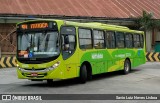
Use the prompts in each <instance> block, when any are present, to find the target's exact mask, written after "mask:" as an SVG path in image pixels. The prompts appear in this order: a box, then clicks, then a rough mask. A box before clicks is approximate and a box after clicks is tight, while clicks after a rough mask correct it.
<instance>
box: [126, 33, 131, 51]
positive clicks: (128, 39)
mask: <svg viewBox="0 0 160 103" xmlns="http://www.w3.org/2000/svg"><path fill="white" fill-rule="evenodd" d="M125 45H126V48H132V47H133V40H132V34H130V33H126V35H125Z"/></svg>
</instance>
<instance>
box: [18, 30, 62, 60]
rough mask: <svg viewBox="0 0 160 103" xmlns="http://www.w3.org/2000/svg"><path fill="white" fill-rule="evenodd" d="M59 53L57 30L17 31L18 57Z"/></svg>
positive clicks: (43, 56)
mask: <svg viewBox="0 0 160 103" xmlns="http://www.w3.org/2000/svg"><path fill="white" fill-rule="evenodd" d="M59 53H60V50H59V41H58V32H55V31H48V32H26V33H25V32H24V33H18V54H17V55H18V58H48V57H53V56H57V55H59Z"/></svg>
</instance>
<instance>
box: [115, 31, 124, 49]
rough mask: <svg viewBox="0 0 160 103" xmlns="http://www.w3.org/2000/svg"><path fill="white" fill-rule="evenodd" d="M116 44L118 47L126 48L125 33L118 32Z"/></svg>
mask: <svg viewBox="0 0 160 103" xmlns="http://www.w3.org/2000/svg"><path fill="white" fill-rule="evenodd" d="M116 46H117V47H118V48H124V33H122V32H116Z"/></svg>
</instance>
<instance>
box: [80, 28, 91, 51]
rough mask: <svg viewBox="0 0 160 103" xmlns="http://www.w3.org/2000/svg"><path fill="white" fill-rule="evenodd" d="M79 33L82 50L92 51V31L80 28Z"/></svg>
mask: <svg viewBox="0 0 160 103" xmlns="http://www.w3.org/2000/svg"><path fill="white" fill-rule="evenodd" d="M78 32H79V47H80V49H92V36H91V30H90V29H84V28H83V29H82V28H79V30H78Z"/></svg>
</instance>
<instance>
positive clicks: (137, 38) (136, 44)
mask: <svg viewBox="0 0 160 103" xmlns="http://www.w3.org/2000/svg"><path fill="white" fill-rule="evenodd" d="M133 39H134V47H135V48H139V47H140V35H139V34H134V35H133Z"/></svg>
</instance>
